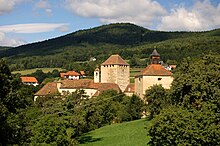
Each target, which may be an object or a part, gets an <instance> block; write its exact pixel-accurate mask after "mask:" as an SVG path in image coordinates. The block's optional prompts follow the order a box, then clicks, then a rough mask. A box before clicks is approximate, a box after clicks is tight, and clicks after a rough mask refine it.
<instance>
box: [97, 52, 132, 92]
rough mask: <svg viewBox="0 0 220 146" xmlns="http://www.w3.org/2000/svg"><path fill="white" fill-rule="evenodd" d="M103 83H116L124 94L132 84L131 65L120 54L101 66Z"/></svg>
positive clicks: (111, 57) (112, 56)
mask: <svg viewBox="0 0 220 146" xmlns="http://www.w3.org/2000/svg"><path fill="white" fill-rule="evenodd" d="M101 83H115V84H117V85H118V86H119V87H120V89H121V91H122V92H124V90H125V89H126V87H127V86H128V84H130V65H129V64H128V63H127V62H126V61H124V60H123V59H122V58H121V56H119V55H118V54H116V55H111V56H110V57H109V58H108V59H107V60H106V61H105V62H103V63H102V64H101Z"/></svg>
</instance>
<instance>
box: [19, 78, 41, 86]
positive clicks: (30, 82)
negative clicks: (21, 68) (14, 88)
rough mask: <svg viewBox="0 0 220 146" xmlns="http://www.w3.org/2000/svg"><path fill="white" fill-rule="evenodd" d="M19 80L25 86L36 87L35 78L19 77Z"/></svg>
mask: <svg viewBox="0 0 220 146" xmlns="http://www.w3.org/2000/svg"><path fill="white" fill-rule="evenodd" d="M20 78H21V82H22V83H23V84H25V85H33V86H37V85H38V81H37V79H36V78H35V77H20Z"/></svg>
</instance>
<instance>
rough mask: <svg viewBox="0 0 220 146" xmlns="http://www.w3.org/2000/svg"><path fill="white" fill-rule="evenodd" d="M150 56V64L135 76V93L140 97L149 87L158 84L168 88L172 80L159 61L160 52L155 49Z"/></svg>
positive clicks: (169, 73)
mask: <svg viewBox="0 0 220 146" xmlns="http://www.w3.org/2000/svg"><path fill="white" fill-rule="evenodd" d="M150 58H151V64H150V65H149V66H147V67H146V68H145V69H144V70H142V71H141V72H140V73H139V74H137V75H136V76H135V94H136V95H138V96H139V97H140V98H141V99H143V96H144V94H145V91H146V90H147V89H149V87H151V86H153V85H159V84H160V85H162V87H164V88H165V89H169V88H170V86H171V83H172V81H173V77H172V73H171V72H170V71H168V70H166V69H165V68H164V67H163V66H162V65H161V64H160V63H159V61H160V54H159V53H158V52H157V50H156V49H155V50H154V51H153V53H152V54H151V55H150Z"/></svg>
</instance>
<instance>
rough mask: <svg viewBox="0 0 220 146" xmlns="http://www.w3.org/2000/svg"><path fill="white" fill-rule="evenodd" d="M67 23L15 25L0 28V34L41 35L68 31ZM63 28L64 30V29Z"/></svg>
mask: <svg viewBox="0 0 220 146" xmlns="http://www.w3.org/2000/svg"><path fill="white" fill-rule="evenodd" d="M68 25H69V24H67V23H55V24H51V23H30V24H15V25H4V26H0V32H4V33H7V32H12V33H41V32H49V31H54V30H58V31H62V32H63V31H68ZM64 28H65V29H64Z"/></svg>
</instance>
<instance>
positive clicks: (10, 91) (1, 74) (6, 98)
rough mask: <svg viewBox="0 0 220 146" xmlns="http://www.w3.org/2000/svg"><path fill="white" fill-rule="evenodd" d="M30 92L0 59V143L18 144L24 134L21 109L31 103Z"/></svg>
mask: <svg viewBox="0 0 220 146" xmlns="http://www.w3.org/2000/svg"><path fill="white" fill-rule="evenodd" d="M32 95H33V94H32V92H31V91H30V90H28V89H27V88H26V86H23V84H22V83H21V80H20V78H19V77H17V76H12V75H11V72H10V70H9V68H8V66H7V65H6V63H5V62H4V61H3V60H0V144H2V145H6V144H19V143H21V142H22V141H23V136H24V135H25V122H21V121H22V119H25V118H24V117H23V114H20V113H21V110H22V109H24V108H26V107H28V106H30V105H31V104H32V100H31V98H32V97H31V96H32Z"/></svg>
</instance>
